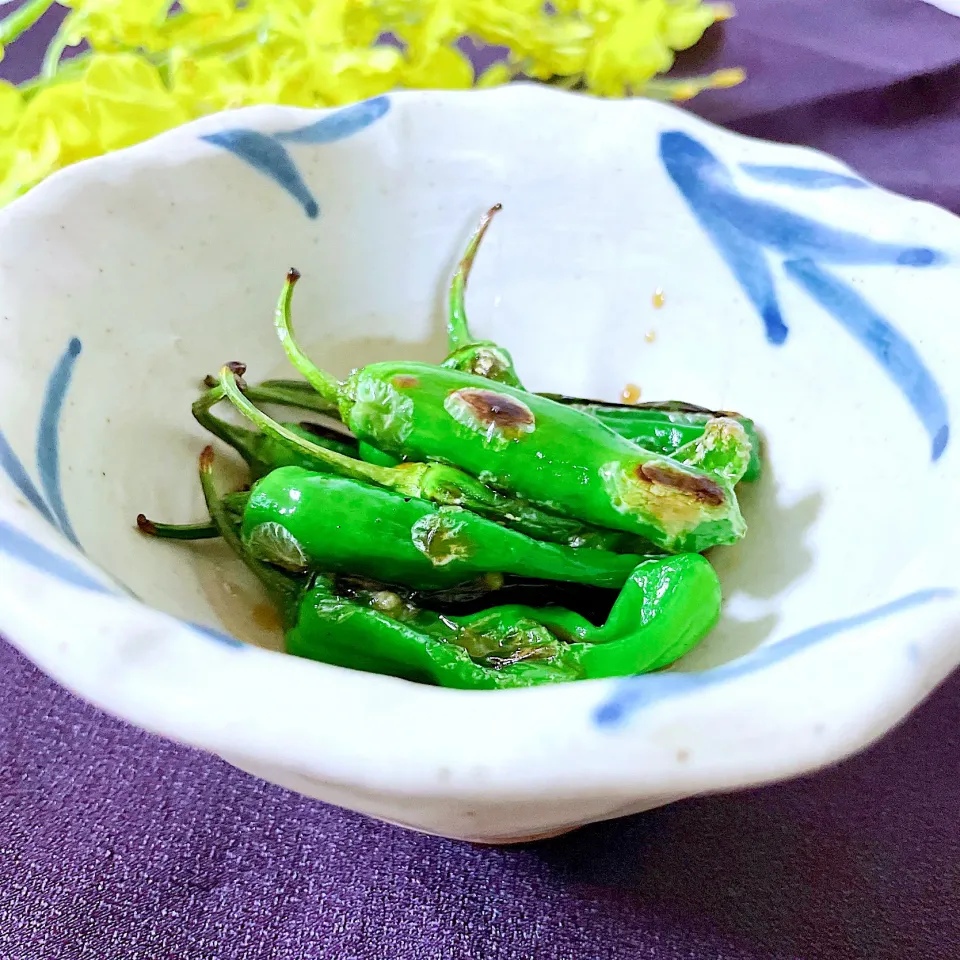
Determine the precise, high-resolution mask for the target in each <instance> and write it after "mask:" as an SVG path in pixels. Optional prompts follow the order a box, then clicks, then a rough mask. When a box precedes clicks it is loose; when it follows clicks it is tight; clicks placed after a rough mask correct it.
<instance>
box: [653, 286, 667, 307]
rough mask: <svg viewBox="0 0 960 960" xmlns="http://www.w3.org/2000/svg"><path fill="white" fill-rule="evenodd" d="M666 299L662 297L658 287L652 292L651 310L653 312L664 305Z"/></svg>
mask: <svg viewBox="0 0 960 960" xmlns="http://www.w3.org/2000/svg"><path fill="white" fill-rule="evenodd" d="M666 302H667V298H666V297H665V296H664V293H663V290H662V289H661V288H660V287H657V289H656V290H655V291H654V292H653V308H654V310H659V309H660V308H661V307H662V306H663V305H664V304H665V303H666Z"/></svg>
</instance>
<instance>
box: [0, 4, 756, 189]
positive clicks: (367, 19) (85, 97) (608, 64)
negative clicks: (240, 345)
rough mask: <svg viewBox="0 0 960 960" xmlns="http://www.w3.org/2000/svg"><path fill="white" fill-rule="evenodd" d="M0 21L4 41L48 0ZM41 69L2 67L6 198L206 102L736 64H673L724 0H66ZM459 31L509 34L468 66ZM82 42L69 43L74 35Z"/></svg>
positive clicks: (616, 91)
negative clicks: (30, 76) (18, 81)
mask: <svg viewBox="0 0 960 960" xmlns="http://www.w3.org/2000/svg"><path fill="white" fill-rule="evenodd" d="M52 5H53V4H52V0H27V2H26V3H25V4H23V5H22V6H21V7H20V8H19V9H18V10H17V11H15V12H14V13H13V14H11V15H10V16H8V17H7V18H6V20H3V21H0V57H2V53H3V47H4V45H9V44H10V43H11V42H12V41H14V40H15V39H16V37H17V36H18V35H19V34H20V33H22V32H23V31H24V30H25V29H28V28H29V27H30V26H31V25H32V24H33V23H34V22H35V21H36V20H37V19H38V18H39V17H40V16H41V15H42V14H43V13H44V12H45V11H46V10H47V9H48V8H49V7H50V6H52ZM61 5H62V6H66V7H69V8H70V11H69V13H68V15H67V17H66V19H65V20H64V23H63V25H62V27H61V29H60V31H59V33H58V34H57V36H56V38H55V39H54V41H53V43H52V44H51V47H50V49H49V50H48V54H47V57H46V60H45V62H44V66H43V70H42V72H41V74H40V75H39V76H38V77H37V78H36V79H34V80H31V81H28V82H27V83H25V84H22V85H21V86H20V87H14V86H11V85H9V84H2V83H0V203H5V202H7V201H8V200H10V199H11V198H13V197H15V196H17V195H18V194H20V193H22V192H23V191H25V190H27V189H29V188H30V187H31V186H33V185H34V184H36V183H37V182H39V181H40V180H42V179H43V178H44V177H46V176H48V175H49V174H50V173H52V172H53V171H55V170H57V169H59V168H60V167H63V166H66V165H67V164H70V163H74V162H75V161H78V160H82V159H85V158H87V157H92V156H96V155H98V154H101V153H104V152H106V151H108V150H115V149H117V148H119V147H124V146H128V145H130V144H133V143H137V142H139V141H141V140H145V139H147V138H148V137H151V136H153V135H154V134H157V133H160V132H162V131H164V130H167V129H170V128H171V127H174V126H176V125H178V124H180V123H183V122H184V121H187V120H191V119H193V118H195V117H198V116H203V115H204V114H207V113H212V112H214V111H217V110H224V109H228V108H234V107H242V106H248V105H252V104H262V103H282V104H290V105H294V106H303V107H317V106H336V105H340V104H346V103H352V102H355V101H357V100H362V99H365V98H368V97H372V96H376V95H378V94H381V93H384V92H387V91H390V90H395V89H403V88H406V89H465V88H469V87H472V86H479V87H488V86H495V85H498V84H501V83H507V82H509V81H510V80H512V79H513V78H514V77H516V76H518V75H524V76H528V77H532V78H535V79H538V80H543V81H549V82H551V83H560V84H562V85H564V86H569V87H578V88H582V89H585V90H586V91H588V92H590V93H594V94H596V95H598V96H608V97H615V96H624V95H631V94H645V95H648V96H656V97H661V98H670V99H686V98H688V97H691V96H694V95H695V94H696V93H698V92H699V91H700V90H702V89H704V88H706V87H724V86H731V85H733V84H735V83H738V82H739V81H740V80H741V79H742V75H741V73H740V71H738V70H721V71H717V72H716V73H713V74H710V75H708V76H705V77H695V78H692V79H684V80H673V79H664V78H663V77H662V76H661V75H662V74H663V73H664V72H665V71H667V70H669V69H670V67H671V65H672V64H673V61H674V55H675V51H677V50H683V49H686V48H688V47H691V46H693V45H694V44H695V43H696V42H697V41H698V40H699V39H700V37H701V36H702V35H703V33H704V31H705V30H706V29H707V27H709V26H710V24H712V23H714V22H715V21H717V20H721V19H725V18H726V17H728V16H730V15H731V13H732V11H731V9H730V7H729V6H727V5H726V4H704V3H701V2H700V0H553V2H552V3H544V2H543V0H181V3H180V4H179V6H177V5H176V4H174V3H173V2H171V0H63V2H62V4H61ZM463 38H469V40H470V41H472V42H473V43H474V44H478V45H481V46H482V45H493V46H497V47H502V48H505V51H506V53H505V56H504V58H503V59H502V60H500V61H499V62H498V63H496V64H495V65H494V66H492V67H489V68H488V69H487V70H486V71H485V72H483V73H482V74H480V75H479V76H477V75H476V74H475V71H474V68H473V65H472V63H471V61H470V59H469V58H468V57H467V56H466V55H465V54H464V53H463V52H462V51H461V49H460V43H461V41H462V39H463ZM81 43H86V44H87V46H88V48H89V49H88V50H87V51H86V52H83V53H81V54H79V55H78V56H75V57H68V58H65V57H64V54H65V53H68V52H69V50H70V48H71V47H75V46H77V45H79V44H81Z"/></svg>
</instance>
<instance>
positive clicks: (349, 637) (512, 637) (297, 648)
mask: <svg viewBox="0 0 960 960" xmlns="http://www.w3.org/2000/svg"><path fill="white" fill-rule="evenodd" d="M213 459H214V458H213V450H212V448H210V447H207V448H206V450H204V452H203V454H202V455H201V457H200V480H201V485H202V487H203V493H204V498H205V500H206V502H207V505H208V509H209V511H210V515H211V518H212V520H213V522H214V523H215V525H216V526H217V528H218V529H219V531H220V533H221V535H222V536H223V537H224V538H225V539H226V540H227V542H228V543H229V544H230V546H231V547H232V549H233V550H234V551H235V552H236V553H237V554H238V556H240V557H241V558H242V559H243V560H244V562H245V563H247V564H248V565H249V566H250V568H251V569H252V570H253V572H254V573H256V575H257V576H258V577H259V578H260V580H261V582H262V583H263V584H264V586H265V587H266V589H267V591H268V593H269V594H270V596H271V597H272V598H273V600H274V602H275V603H276V605H277V607H278V609H279V611H280V614H281V617H282V620H283V623H284V624H285V630H286V645H287V650H288V652H290V653H292V654H296V655H298V656H302V657H307V658H310V659H313V660H320V661H323V662H325V663H331V664H335V665H339V666H344V667H350V668H352V669H358V670H368V671H373V672H377V673H387V674H392V675H394V676H399V677H405V678H407V679H412V680H426V681H428V682H433V683H437V684H440V685H442V686H448V687H455V688H460V689H486V690H490V689H507V688H511V687H525V686H531V685H535V684H541V683H551V682H558V681H566V680H577V679H590V678H601V677H612V676H625V675H628V674H633V673H638V672H642V671H649V670H654V669H658V668H659V667H660V666H664V665H666V664H667V663H670V662H672V661H673V660H675V659H676V658H678V657H679V656H682V655H683V654H684V653H685V652H687V651H688V650H689V649H690V648H691V647H692V646H694V645H695V644H696V643H697V642H698V641H699V640H700V639H701V638H702V637H703V636H705V635H706V633H707V632H708V631H709V630H710V629H711V628H712V627H713V625H714V624H715V622H716V620H717V617H718V616H719V611H720V589H719V584H718V582H717V578H716V574H715V573H714V571H713V569H712V568H711V567H710V565H709V564H708V563H707V561H706V560H704V559H703V558H702V557H699V556H695V555H687V556H680V557H668V558H664V559H660V560H655V561H648V562H645V563H642V564H641V565H639V566H638V567H637V568H636V569H635V570H634V571H633V572H632V573H631V576H630V578H629V580H628V582H627V583H626V585H625V586H624V588H623V590H622V591H621V594H620V596H619V597H618V599H617V602H616V604H615V605H614V608H613V610H612V611H611V614H610V616H609V617H608V619H607V622H606V624H605V625H604V626H603V627H599V628H598V627H594V626H593V625H592V624H590V623H589V622H588V621H585V620H583V618H579V617H577V615H576V614H571V613H570V612H569V611H563V610H559V609H557V608H546V609H537V608H530V607H520V606H516V605H514V606H511V607H505V608H501V610H500V611H497V610H491V611H487V612H485V613H482V614H477V615H471V616H467V617H459V618H449V617H445V616H441V615H438V614H433V613H430V612H428V611H423V610H417V609H416V608H411V607H409V605H405V604H403V602H402V601H401V600H400V598H398V597H396V596H395V595H393V594H388V595H384V593H383V592H382V591H379V592H376V593H371V594H369V595H367V596H366V597H365V598H364V599H363V600H362V602H358V601H357V600H351V599H345V598H344V597H342V596H339V595H338V594H337V593H336V592H335V590H334V588H333V583H332V581H331V580H330V579H329V578H327V577H316V578H314V579H313V581H312V582H304V581H302V580H298V579H294V578H291V577H289V576H286V575H284V574H281V573H279V572H278V571H276V570H273V569H271V568H270V567H268V566H266V565H264V564H263V563H261V562H260V561H258V560H257V559H256V558H254V557H253V556H251V555H250V552H249V550H248V549H247V548H246V547H245V545H244V544H243V542H242V541H241V539H240V537H239V536H238V534H237V532H236V530H235V529H234V527H233V525H232V522H231V519H230V516H229V514H228V512H227V510H226V508H225V506H224V504H223V500H222V499H221V498H220V497H218V495H217V493H216V490H215V487H214V481H213V475H212V468H213ZM631 627H632V629H631ZM551 630H553V631H556V632H555V633H551ZM570 638H575V639H574V642H570V643H568V642H566V640H567V639H570ZM590 641H593V642H590ZM471 647H472V648H473V649H474V653H475V656H476V657H477V659H474V657H472V656H471V655H470V652H469V651H470V648H471ZM478 660H479V662H478Z"/></svg>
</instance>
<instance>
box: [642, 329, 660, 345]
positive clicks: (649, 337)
mask: <svg viewBox="0 0 960 960" xmlns="http://www.w3.org/2000/svg"><path fill="white" fill-rule="evenodd" d="M643 339H644V340H646V341H647V343H653V341H654V340H656V339H657V333H656V331H655V330H648V331H647V334H646V336H645V337H644V338H643Z"/></svg>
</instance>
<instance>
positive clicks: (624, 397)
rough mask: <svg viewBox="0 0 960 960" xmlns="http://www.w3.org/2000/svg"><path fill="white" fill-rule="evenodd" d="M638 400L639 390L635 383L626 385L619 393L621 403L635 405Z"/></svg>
mask: <svg viewBox="0 0 960 960" xmlns="http://www.w3.org/2000/svg"><path fill="white" fill-rule="evenodd" d="M639 399H640V388H639V387H638V386H637V385H636V384H635V383H628V384H627V385H626V386H625V387H624V388H623V389H622V390H621V391H620V402H621V403H636V402H637V401H638V400H639Z"/></svg>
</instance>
